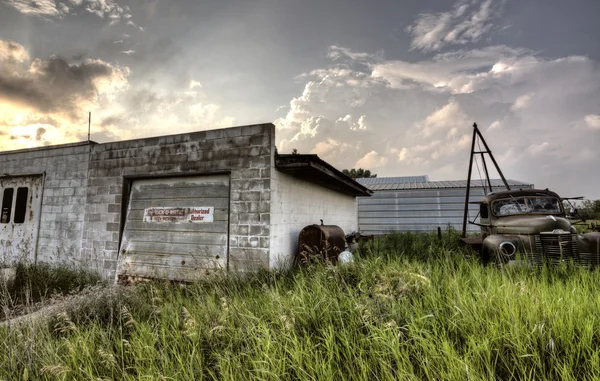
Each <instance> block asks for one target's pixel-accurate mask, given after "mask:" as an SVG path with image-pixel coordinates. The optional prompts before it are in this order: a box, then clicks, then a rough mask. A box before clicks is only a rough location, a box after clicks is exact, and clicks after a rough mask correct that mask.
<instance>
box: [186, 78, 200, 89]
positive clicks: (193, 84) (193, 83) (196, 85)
mask: <svg viewBox="0 0 600 381" xmlns="http://www.w3.org/2000/svg"><path fill="white" fill-rule="evenodd" d="M188 87H189V89H190V90H193V89H195V88H199V89H201V88H202V84H201V83H200V82H198V81H194V80H191V81H190V84H189V85H188Z"/></svg>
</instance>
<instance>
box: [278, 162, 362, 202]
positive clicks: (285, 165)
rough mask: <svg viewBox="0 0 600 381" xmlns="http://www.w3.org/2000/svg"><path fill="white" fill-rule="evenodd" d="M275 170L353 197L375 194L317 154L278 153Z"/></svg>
mask: <svg viewBox="0 0 600 381" xmlns="http://www.w3.org/2000/svg"><path fill="white" fill-rule="evenodd" d="M275 169H277V170H278V171H280V172H283V173H287V174H289V175H292V176H295V177H298V178H302V179H304V180H307V181H310V182H312V183H316V184H319V185H322V186H324V187H326V188H329V189H332V190H336V191H339V192H342V193H346V194H349V195H352V196H370V195H371V193H373V192H372V191H370V190H369V189H368V188H367V187H365V186H363V185H362V184H360V183H358V182H356V181H355V180H354V179H352V178H350V177H348V176H346V175H344V174H343V173H342V172H341V171H339V170H338V169H336V168H335V167H334V166H332V165H331V164H329V163H327V162H326V161H324V160H322V159H321V158H319V156H318V155H315V154H282V155H280V154H278V153H277V152H276V153H275Z"/></svg>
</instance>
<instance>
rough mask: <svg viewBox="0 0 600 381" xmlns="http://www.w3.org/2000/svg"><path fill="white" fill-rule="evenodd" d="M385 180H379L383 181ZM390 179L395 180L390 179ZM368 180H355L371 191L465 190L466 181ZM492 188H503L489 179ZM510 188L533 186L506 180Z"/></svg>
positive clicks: (480, 185) (482, 184)
mask: <svg viewBox="0 0 600 381" xmlns="http://www.w3.org/2000/svg"><path fill="white" fill-rule="evenodd" d="M383 179H385V178H381V180H383ZM391 179H395V178H394V177H392V178H391ZM370 180H374V179H356V181H357V182H359V183H361V184H363V185H364V186H366V187H367V188H369V189H370V190H372V191H381V190H404V189H451V188H466V187H467V180H448V181H415V182H412V181H405V182H389V183H385V182H383V181H382V182H380V183H373V182H371V181H370ZM490 181H491V183H492V187H504V183H503V182H502V180H501V179H491V180H490ZM507 182H508V185H510V187H511V188H514V189H519V187H520V186H521V187H524V188H531V187H532V186H533V184H530V183H525V182H522V181H517V180H507ZM487 186H488V185H487V182H485V181H481V180H471V187H473V188H484V187H487Z"/></svg>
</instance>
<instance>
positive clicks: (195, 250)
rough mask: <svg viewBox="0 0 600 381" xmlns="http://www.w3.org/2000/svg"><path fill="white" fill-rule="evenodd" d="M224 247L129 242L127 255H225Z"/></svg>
mask: <svg viewBox="0 0 600 381" xmlns="http://www.w3.org/2000/svg"><path fill="white" fill-rule="evenodd" d="M226 249H227V248H226V246H225V245H202V244H191V243H178V244H177V245H172V244H170V243H165V242H139V241H138V242H129V243H128V250H127V253H129V252H132V251H138V252H143V253H153V254H157V255H205V256H211V255H214V256H216V255H219V256H223V255H225V254H226Z"/></svg>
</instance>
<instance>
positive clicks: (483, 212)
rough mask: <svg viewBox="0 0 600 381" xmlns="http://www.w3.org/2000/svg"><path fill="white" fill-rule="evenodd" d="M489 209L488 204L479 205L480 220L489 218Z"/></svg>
mask: <svg viewBox="0 0 600 381" xmlns="http://www.w3.org/2000/svg"><path fill="white" fill-rule="evenodd" d="M488 217H489V216H488V207H487V204H480V205H479V218H488Z"/></svg>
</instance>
